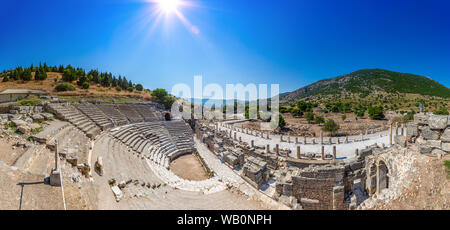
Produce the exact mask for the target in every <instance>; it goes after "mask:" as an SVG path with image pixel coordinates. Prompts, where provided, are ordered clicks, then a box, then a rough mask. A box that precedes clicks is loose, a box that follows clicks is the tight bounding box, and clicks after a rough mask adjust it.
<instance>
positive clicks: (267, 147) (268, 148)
mask: <svg viewBox="0 0 450 230" xmlns="http://www.w3.org/2000/svg"><path fill="white" fill-rule="evenodd" d="M266 153H270V145H269V144H267V146H266Z"/></svg>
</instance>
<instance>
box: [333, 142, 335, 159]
mask: <svg viewBox="0 0 450 230" xmlns="http://www.w3.org/2000/svg"><path fill="white" fill-rule="evenodd" d="M333 160H336V145H335V146H333Z"/></svg>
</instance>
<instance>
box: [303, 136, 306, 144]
mask: <svg viewBox="0 0 450 230" xmlns="http://www.w3.org/2000/svg"><path fill="white" fill-rule="evenodd" d="M303 144H304V145H306V137H303Z"/></svg>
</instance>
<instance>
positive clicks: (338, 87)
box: [280, 69, 450, 102]
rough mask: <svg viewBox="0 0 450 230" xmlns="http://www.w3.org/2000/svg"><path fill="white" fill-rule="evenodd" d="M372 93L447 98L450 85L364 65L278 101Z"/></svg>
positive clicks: (364, 95) (306, 87)
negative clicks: (368, 67)
mask: <svg viewBox="0 0 450 230" xmlns="http://www.w3.org/2000/svg"><path fill="white" fill-rule="evenodd" d="M374 93H377V94H378V93H389V94H419V95H427V96H437V97H441V98H450V89H449V88H447V87H445V86H443V85H441V84H439V83H438V82H436V81H434V80H432V79H430V78H427V77H423V76H419V75H414V74H408V73H399V72H393V71H388V70H383V69H364V70H359V71H356V72H353V73H350V74H346V75H342V76H339V77H335V78H331V79H325V80H321V81H318V82H316V83H313V84H311V85H308V86H305V87H303V88H300V89H298V90H296V91H294V92H291V93H286V94H283V95H281V97H280V100H281V102H295V101H298V100H300V99H304V98H307V97H315V96H327V95H342V94H347V95H352V94H353V95H354V94H356V95H359V96H360V97H362V98H364V97H366V96H368V95H370V94H374Z"/></svg>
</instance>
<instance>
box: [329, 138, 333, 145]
mask: <svg viewBox="0 0 450 230" xmlns="http://www.w3.org/2000/svg"><path fill="white" fill-rule="evenodd" d="M328 143H329V144H330V145H331V144H333V142H332V141H331V137H330V138H328Z"/></svg>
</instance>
